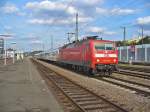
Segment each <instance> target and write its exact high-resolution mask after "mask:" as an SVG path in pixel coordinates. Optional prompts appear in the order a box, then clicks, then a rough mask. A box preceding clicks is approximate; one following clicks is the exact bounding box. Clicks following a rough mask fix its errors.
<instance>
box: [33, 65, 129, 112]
mask: <svg viewBox="0 0 150 112" xmlns="http://www.w3.org/2000/svg"><path fill="white" fill-rule="evenodd" d="M35 63H36V62H35ZM36 64H37V65H38V66H39V67H40V70H42V72H43V73H44V74H43V75H44V77H45V78H46V79H48V80H49V81H52V82H53V84H54V85H55V86H56V87H57V88H59V89H60V90H61V91H62V93H63V94H65V96H66V97H68V98H69V99H70V100H71V101H72V102H73V103H74V104H75V105H76V106H77V107H78V108H80V110H81V111H83V112H127V110H125V109H123V108H122V107H120V106H118V105H116V104H114V103H113V102H111V101H108V100H107V99H105V98H103V97H101V96H98V95H96V94H95V93H93V92H92V91H90V90H88V89H86V88H84V87H82V86H80V85H78V84H76V83H74V82H72V81H70V80H68V79H67V78H65V77H63V76H61V75H59V74H57V73H55V72H53V71H49V70H48V68H46V67H43V65H39V64H38V63H36Z"/></svg>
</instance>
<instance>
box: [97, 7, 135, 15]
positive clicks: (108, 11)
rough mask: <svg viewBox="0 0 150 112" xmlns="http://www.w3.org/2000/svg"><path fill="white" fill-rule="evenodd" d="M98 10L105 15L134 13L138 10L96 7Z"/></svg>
mask: <svg viewBox="0 0 150 112" xmlns="http://www.w3.org/2000/svg"><path fill="white" fill-rule="evenodd" d="M96 12H97V13H98V14H104V15H111V16H112V15H114V16H115V15H116V16H117V15H129V14H134V13H135V12H136V10H134V9H121V8H113V9H105V8H100V7H96Z"/></svg>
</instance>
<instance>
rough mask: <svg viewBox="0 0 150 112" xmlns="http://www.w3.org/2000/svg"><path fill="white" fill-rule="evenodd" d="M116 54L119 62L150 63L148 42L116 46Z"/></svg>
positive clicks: (149, 45)
mask: <svg viewBox="0 0 150 112" xmlns="http://www.w3.org/2000/svg"><path fill="white" fill-rule="evenodd" d="M118 56H119V61H121V62H130V61H133V62H148V63H150V44H143V45H135V46H122V47H118Z"/></svg>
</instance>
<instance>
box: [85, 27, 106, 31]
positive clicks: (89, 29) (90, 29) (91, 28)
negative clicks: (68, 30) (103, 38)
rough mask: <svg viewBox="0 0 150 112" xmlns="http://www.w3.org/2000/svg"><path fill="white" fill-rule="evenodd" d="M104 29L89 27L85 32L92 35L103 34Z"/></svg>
mask: <svg viewBox="0 0 150 112" xmlns="http://www.w3.org/2000/svg"><path fill="white" fill-rule="evenodd" d="M104 30H105V28H101V27H96V26H91V27H88V28H87V32H92V33H100V32H104Z"/></svg>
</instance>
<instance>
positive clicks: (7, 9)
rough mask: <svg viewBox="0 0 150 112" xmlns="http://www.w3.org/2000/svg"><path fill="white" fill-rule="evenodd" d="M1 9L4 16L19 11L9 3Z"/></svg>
mask: <svg viewBox="0 0 150 112" xmlns="http://www.w3.org/2000/svg"><path fill="white" fill-rule="evenodd" d="M1 9H2V11H3V13H6V14H11V13H17V12H18V11H19V9H18V8H17V7H16V5H15V4H10V3H6V4H5V5H4V6H3V7H2V8H1Z"/></svg>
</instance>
